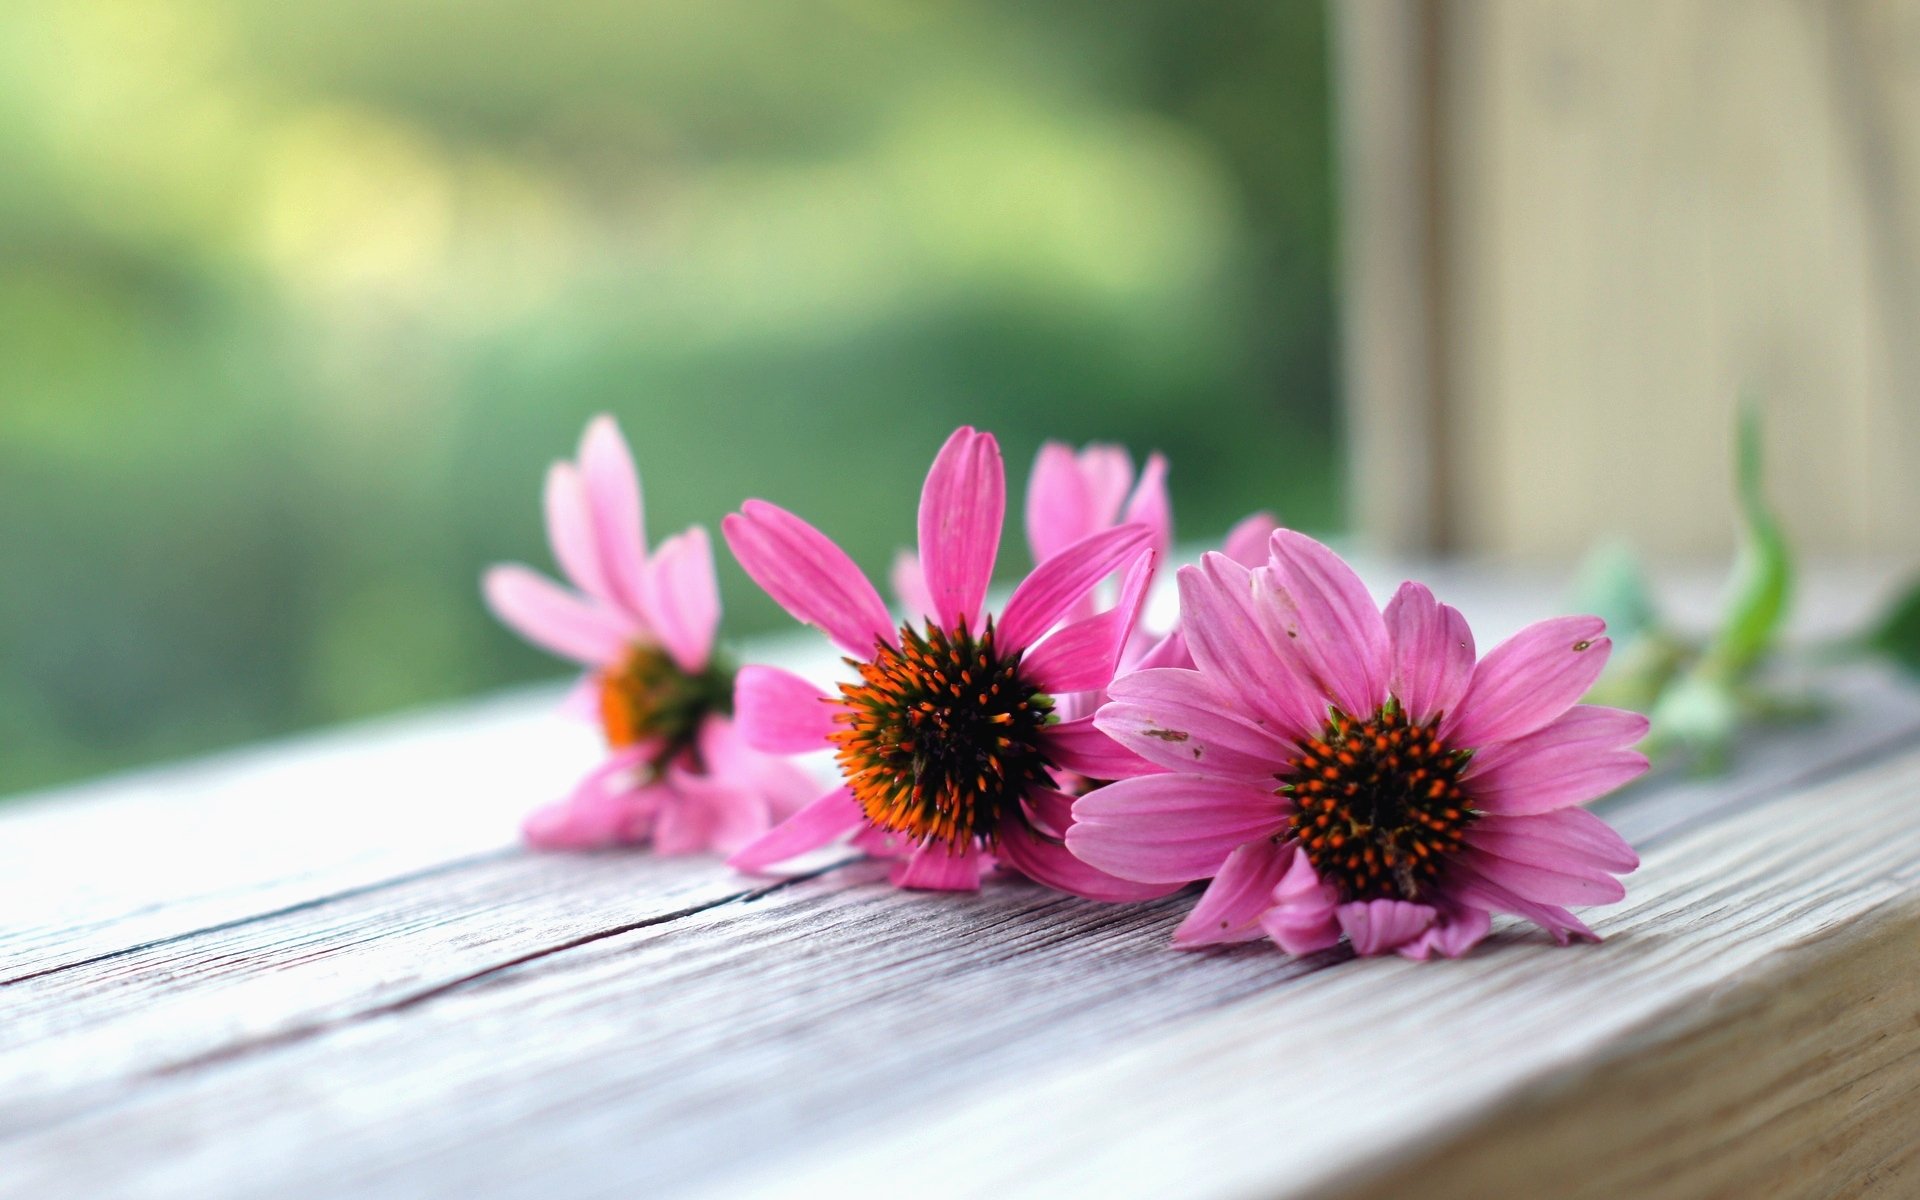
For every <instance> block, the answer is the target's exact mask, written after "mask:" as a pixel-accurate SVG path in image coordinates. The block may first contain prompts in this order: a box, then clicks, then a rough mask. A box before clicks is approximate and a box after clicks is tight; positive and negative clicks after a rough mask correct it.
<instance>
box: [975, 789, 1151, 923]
mask: <svg viewBox="0 0 1920 1200" xmlns="http://www.w3.org/2000/svg"><path fill="white" fill-rule="evenodd" d="M1061 798H1062V799H1065V797H1061ZM1000 854H1001V856H1002V857H1003V858H1004V859H1005V861H1006V863H1007V865H1008V866H1010V867H1012V868H1013V869H1014V870H1016V871H1018V872H1020V873H1021V874H1022V875H1025V876H1026V877H1027V878H1028V879H1031V880H1033V881H1034V882H1035V883H1038V884H1043V885H1045V886H1046V887H1050V888H1052V889H1054V890H1055V891H1057V892H1066V893H1067V894H1068V895H1072V896H1079V897H1081V898H1083V899H1087V900H1100V901H1104V902H1106V903H1109V904H1112V903H1119V902H1123V901H1134V900H1154V899H1157V898H1159V897H1161V896H1165V895H1169V894H1171V893H1173V892H1175V891H1178V890H1179V888H1180V886H1181V885H1179V884H1177V883H1172V884H1169V883H1135V882H1133V881H1132V880H1127V879H1119V878H1116V877H1115V876H1112V875H1109V874H1107V873H1106V872H1105V871H1102V870H1099V869H1098V868H1096V867H1091V866H1088V865H1087V864H1086V863H1084V862H1081V861H1080V860H1079V859H1077V858H1075V857H1074V856H1073V855H1072V853H1070V852H1069V851H1068V850H1067V848H1066V847H1065V846H1063V845H1061V844H1060V843H1059V842H1058V841H1054V840H1049V839H1048V838H1046V837H1044V836H1042V835H1041V834H1039V833H1037V832H1036V831H1035V830H1034V829H1033V828H1031V827H1030V826H1028V825H1027V824H1025V823H1024V822H1021V821H1011V822H1008V823H1007V824H1006V825H1005V826H1004V827H1003V828H1002V829H1001V831H1000Z"/></svg>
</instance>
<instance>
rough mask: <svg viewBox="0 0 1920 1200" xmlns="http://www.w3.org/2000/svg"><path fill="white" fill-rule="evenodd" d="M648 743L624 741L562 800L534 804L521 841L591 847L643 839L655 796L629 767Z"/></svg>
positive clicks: (638, 762) (647, 751) (568, 847)
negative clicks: (631, 744)
mask: <svg viewBox="0 0 1920 1200" xmlns="http://www.w3.org/2000/svg"><path fill="white" fill-rule="evenodd" d="M652 752H653V747H650V746H649V747H629V748H628V749H626V750H622V751H619V752H617V753H614V754H611V755H609V756H608V757H607V759H606V761H604V762H602V763H601V764H600V765H599V766H596V767H595V768H594V769H593V770H592V771H589V772H588V773H587V774H586V776H585V777H583V778H582V779H581V780H580V782H579V783H578V784H576V785H575V786H574V789H573V792H572V794H571V795H569V796H568V797H567V798H566V799H565V800H562V801H560V802H559V803H556V804H549V805H546V806H545V807H543V808H539V809H536V810H535V811H534V812H532V813H531V814H529V815H528V817H527V819H526V822H525V823H524V824H523V825H522V826H521V833H522V835H523V836H524V837H525V838H526V839H527V844H528V845H530V846H533V847H535V848H537V849H541V850H593V849H598V848H600V847H603V846H616V845H623V844H630V843H635V842H641V841H645V840H646V837H647V834H648V827H649V823H650V821H651V819H652V816H653V812H654V809H655V807H656V806H657V804H658V801H659V793H658V791H657V790H656V789H654V788H651V787H645V786H642V785H641V784H640V782H639V780H638V779H637V778H636V777H635V775H634V770H635V768H637V767H638V766H640V765H641V763H643V762H644V761H645V760H646V758H647V756H648V755H649V754H651V753H652Z"/></svg>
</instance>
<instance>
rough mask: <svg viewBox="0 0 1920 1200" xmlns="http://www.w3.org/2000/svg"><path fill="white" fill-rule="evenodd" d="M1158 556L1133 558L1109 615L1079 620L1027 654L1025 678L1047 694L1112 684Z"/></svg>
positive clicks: (1051, 635) (1080, 690) (1145, 554)
mask: <svg viewBox="0 0 1920 1200" xmlns="http://www.w3.org/2000/svg"><path fill="white" fill-rule="evenodd" d="M1153 567H1154V553H1153V551H1151V550H1149V551H1147V552H1145V553H1144V554H1141V555H1140V556H1139V557H1138V558H1136V559H1134V560H1133V565H1131V566H1129V567H1128V568H1127V577H1126V580H1125V582H1123V583H1122V584H1121V585H1120V599H1119V601H1118V602H1117V603H1116V604H1115V605H1114V606H1113V607H1112V608H1110V609H1108V610H1107V611H1106V612H1103V613H1098V614H1096V615H1094V616H1091V617H1085V618H1083V619H1081V620H1078V621H1075V622H1073V623H1072V624H1070V625H1067V626H1065V627H1063V628H1061V629H1057V630H1055V631H1054V632H1053V633H1052V634H1050V635H1048V637H1047V639H1046V640H1045V641H1043V642H1041V643H1040V644H1039V645H1038V646H1036V647H1034V648H1033V649H1032V650H1029V651H1028V652H1027V656H1026V658H1025V660H1024V662H1023V663H1022V671H1021V674H1022V675H1024V676H1025V677H1026V678H1027V679H1028V680H1030V681H1031V682H1032V683H1033V685H1034V686H1035V687H1037V688H1039V689H1040V690H1041V691H1043V692H1053V693H1055V694H1060V693H1071V692H1091V691H1097V690H1099V689H1101V688H1104V687H1106V686H1107V685H1108V684H1109V683H1112V682H1113V675H1114V672H1115V671H1117V670H1118V669H1119V667H1120V653H1121V651H1122V650H1124V649H1125V648H1126V644H1127V638H1128V635H1129V634H1131V633H1132V632H1133V627H1134V622H1135V621H1137V620H1138V619H1139V617H1140V605H1141V603H1142V602H1143V601H1144V600H1145V599H1146V598H1147V586H1148V584H1150V583H1152V582H1153Z"/></svg>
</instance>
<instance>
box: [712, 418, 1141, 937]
mask: <svg viewBox="0 0 1920 1200" xmlns="http://www.w3.org/2000/svg"><path fill="white" fill-rule="evenodd" d="M1005 509H1006V478H1005V472H1004V470H1003V468H1002V466H1001V462H1000V447H999V445H998V444H997V443H996V442H995V441H994V439H993V437H992V436H991V435H989V434H984V433H978V432H976V431H974V430H972V429H967V428H962V429H960V430H958V431H956V432H955V433H954V435H953V436H952V437H951V438H949V439H948V440H947V444H946V445H945V446H944V447H942V448H941V450H940V454H939V456H938V457H937V458H936V459H935V460H934V464H933V469H932V470H931V471H930V472H928V475H927V482H926V486H925V488H924V489H923V491H922V492H921V496H920V556H919V562H920V564H921V567H922V569H921V572H920V574H921V576H922V578H921V580H920V581H919V582H920V585H921V586H920V588H919V589H918V591H919V595H920V598H921V600H922V602H923V607H922V608H921V611H923V612H924V613H925V615H926V619H925V620H924V621H923V622H920V623H915V622H911V621H909V622H908V623H906V624H904V625H902V626H900V627H899V628H898V629H896V628H895V627H894V624H893V621H892V619H891V618H890V617H889V616H888V615H887V609H886V605H885V604H883V603H882V602H881V599H880V594H879V593H878V592H877V591H875V590H874V587H873V584H872V583H871V582H869V581H868V579H867V577H866V576H865V575H864V574H862V573H861V571H860V569H859V568H858V567H857V566H855V565H854V563H853V560H852V559H850V558H848V557H847V555H846V553H845V552H844V551H843V550H841V549H840V547H838V546H836V545H835V544H834V543H833V542H832V541H830V540H829V539H828V538H827V537H826V536H825V535H824V534H822V533H820V532H819V531H818V530H816V529H814V528H813V527H812V526H811V525H808V524H807V523H806V522H805V521H802V520H801V519H800V518H799V517H796V516H794V515H793V514H792V513H789V512H787V511H785V510H784V509H781V508H777V507H775V506H774V505H771V504H768V503H766V502H764V501H760V500H750V501H748V502H747V503H746V504H745V505H743V506H742V507H741V510H740V512H738V513H736V514H734V515H732V516H730V517H728V518H727V519H726V521H725V522H724V524H723V525H722V529H723V531H724V533H725V534H726V539H727V544H728V545H729V546H730V547H732V549H733V552H734V555H735V556H736V557H737V558H738V559H739V560H740V564H741V566H743V567H745V568H746V571H747V574H748V575H750V576H752V577H753V579H754V581H755V582H756V583H758V584H759V585H760V586H761V587H762V588H765V589H766V591H767V593H768V594H769V595H770V596H772V597H773V598H774V599H775V600H777V601H778V602H779V603H780V604H781V605H782V606H783V607H784V608H786V610H787V611H788V612H790V613H792V614H793V615H794V616H795V617H797V618H799V619H800V620H802V621H804V622H806V623H808V624H811V625H815V626H818V627H819V628H820V629H821V630H822V631H824V632H825V633H826V634H827V635H828V636H829V637H831V638H832V639H833V641H834V642H835V643H837V644H838V645H839V646H840V648H841V649H842V650H844V651H846V652H847V654H848V656H849V657H848V659H847V662H848V664H849V665H850V666H851V667H852V668H853V669H854V670H855V672H856V673H857V675H856V678H854V679H853V680H850V681H848V682H846V683H842V684H840V685H839V688H838V694H836V695H829V694H828V693H826V692H823V691H822V690H821V689H819V688H818V687H816V686H814V685H813V684H812V683H809V682H808V681H807V680H804V679H801V678H800V677H798V676H796V675H792V674H790V673H788V672H785V671H780V670H776V669H774V668H772V667H748V668H746V669H745V670H743V671H742V672H741V673H740V680H739V685H738V689H737V692H736V704H737V708H738V711H739V714H740V718H739V719H740V728H741V732H742V734H743V735H744V736H745V737H746V739H747V741H748V742H750V743H751V744H753V745H755V746H757V747H759V748H761V749H763V750H767V751H771V752H776V753H787V754H799V753H804V752H806V751H810V750H820V749H831V750H833V751H834V754H835V757H836V760H837V761H838V763H839V768H840V773H841V778H842V785H841V786H840V787H838V788H835V789H834V790H833V791H831V792H829V793H828V794H826V795H825V796H822V797H821V798H819V799H818V800H816V801H814V802H813V803H812V804H810V805H808V806H807V807H806V808H805V809H804V810H802V811H801V812H800V813H799V814H798V815H796V816H795V817H793V819H791V820H790V821H788V822H787V823H785V824H784V825H781V826H780V827H779V828H777V829H774V830H773V831H772V832H770V833H769V834H767V835H766V836H765V837H763V838H761V839H759V840H758V841H756V842H754V843H753V844H752V845H750V846H748V847H746V848H745V849H744V850H742V851H740V852H739V853H738V854H736V855H734V857H733V859H732V860H731V861H732V862H733V863H734V865H736V866H738V867H740V868H741V869H743V870H762V869H764V868H767V867H769V866H772V865H774V864H777V863H780V862H784V861H786V860H788V859H791V858H793V857H795V856H797V855H799V854H803V853H805V852H807V851H810V850H813V849H816V848H818V847H820V846H824V845H827V844H829V843H832V842H835V841H838V840H839V839H841V838H842V837H845V836H847V835H849V834H851V835H854V836H853V844H854V845H855V846H856V847H858V848H860V849H863V850H866V851H868V852H869V853H873V854H877V855H883V856H888V857H895V858H897V859H898V860H899V861H898V862H897V863H896V864H895V865H894V869H893V882H894V883H895V884H896V885H898V886H901V887H911V888H932V889H943V890H972V889H975V888H978V887H979V886H980V878H981V876H982V874H983V873H984V872H985V871H987V870H988V869H989V868H991V867H993V866H994V865H995V864H996V863H1004V864H1005V865H1007V866H1009V867H1012V868H1013V869H1015V870H1017V871H1019V872H1020V873H1022V874H1024V875H1027V876H1028V877H1030V878H1032V879H1035V880H1038V881H1039V882H1041V883H1044V884H1047V885H1048V886H1051V887H1054V888H1058V889H1060V890H1062V891H1067V892H1072V893H1074V894H1076V895H1082V896H1088V897H1091V898H1095V899H1106V900H1119V899H1136V898H1141V897H1146V896H1156V895H1164V894H1165V893H1167V892H1168V891H1171V890H1172V889H1171V888H1170V887H1168V886H1166V885H1164V884H1153V885H1146V886H1142V885H1140V884H1137V883H1132V882H1129V881H1125V880H1120V879H1115V878H1113V877H1111V876H1109V875H1107V874H1105V873H1103V872H1100V871H1096V870H1094V869H1093V868H1091V867H1088V866H1087V865H1085V864H1084V863H1082V862H1080V861H1079V860H1078V859H1076V858H1074V857H1073V855H1071V854H1069V853H1068V852H1067V850H1066V846H1065V844H1064V835H1065V833H1066V829H1067V827H1068V825H1069V824H1070V823H1071V821H1072V804H1073V801H1072V799H1071V798H1070V797H1069V796H1067V795H1066V794H1065V793H1063V792H1062V791H1061V790H1060V788H1059V786H1058V783H1059V775H1058V774H1057V773H1065V772H1077V773H1080V774H1084V775H1089V776H1099V777H1105V776H1106V772H1107V771H1108V770H1109V767H1110V764H1112V763H1114V762H1115V761H1116V760H1120V761H1132V756H1131V755H1127V754H1125V753H1124V752H1123V751H1121V750H1120V749H1119V747H1117V746H1115V745H1114V743H1113V742H1112V741H1111V740H1109V739H1108V738H1107V737H1106V736H1105V735H1104V734H1102V733H1100V732H1099V731H1098V730H1097V729H1095V728H1094V727H1093V725H1092V722H1091V720H1090V719H1082V720H1079V721H1066V722H1062V721H1059V720H1057V719H1056V716H1055V707H1056V702H1057V699H1058V698H1061V697H1067V696H1071V695H1074V694H1076V693H1081V692H1090V691H1096V690H1098V689H1100V688H1103V687H1105V686H1106V685H1107V684H1108V683H1109V682H1111V680H1112V679H1113V673H1114V667H1115V663H1116V662H1117V661H1118V658H1119V655H1120V651H1121V648H1122V647H1123V646H1124V645H1125V644H1126V640H1127V635H1128V633H1129V631H1130V630H1131V628H1132V626H1133V622H1134V618H1135V616H1136V614H1137V612H1138V609H1139V605H1140V601H1141V599H1142V597H1143V595H1144V593H1145V590H1146V586H1147V583H1148V582H1149V580H1150V578H1151V575H1152V569H1153V553H1152V551H1151V550H1150V549H1149V541H1150V539H1151V536H1152V535H1151V533H1150V531H1149V530H1148V529H1147V528H1145V527H1144V526H1140V525H1123V526H1120V527H1118V528H1112V529H1103V530H1099V531H1096V532H1093V533H1091V534H1089V535H1088V536H1085V537H1082V538H1079V539H1077V540H1075V541H1074V542H1072V543H1071V544H1069V545H1067V546H1065V547H1064V548H1062V549H1061V550H1059V552H1058V553H1056V554H1053V555H1052V556H1050V557H1049V558H1048V559H1047V560H1046V561H1045V562H1043V563H1041V564H1040V566H1039V567H1037V568H1036V569H1035V570H1034V571H1033V573H1032V574H1030V575H1028V576H1027V578H1026V579H1025V580H1024V581H1023V582H1022V583H1021V584H1020V585H1019V586H1018V587H1016V588H1015V589H1014V591H1013V594H1012V596H1011V597H1010V598H1009V599H1008V600H1007V602H1006V604H1005V605H1004V606H1003V607H1001V609H1000V610H999V612H998V613H997V614H992V613H988V612H987V611H986V608H985V603H986V594H987V585H988V583H989V581H990V580H991V579H992V576H993V564H994V559H995V558H996V556H997V555H998V552H999V544H1000V532H1001V523H1002V519H1003V517H1004V515H1005ZM1116 571H1124V572H1125V580H1124V582H1123V584H1122V587H1121V595H1120V599H1119V602H1118V603H1117V604H1116V605H1114V606H1113V607H1112V608H1109V609H1107V610H1105V611H1102V612H1096V613H1092V614H1088V615H1085V616H1081V617H1079V618H1077V619H1073V620H1068V619H1067V618H1068V616H1069V614H1072V613H1074V612H1075V610H1076V609H1078V608H1079V607H1080V605H1081V601H1082V600H1083V599H1084V598H1085V597H1086V596H1087V595H1088V593H1090V592H1092V591H1093V590H1094V589H1095V588H1096V587H1097V586H1098V585H1099V584H1100V583H1101V581H1102V580H1104V579H1106V578H1107V577H1108V576H1109V575H1112V574H1114V573H1115V572H1116ZM1063 622H1064V623H1063Z"/></svg>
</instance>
